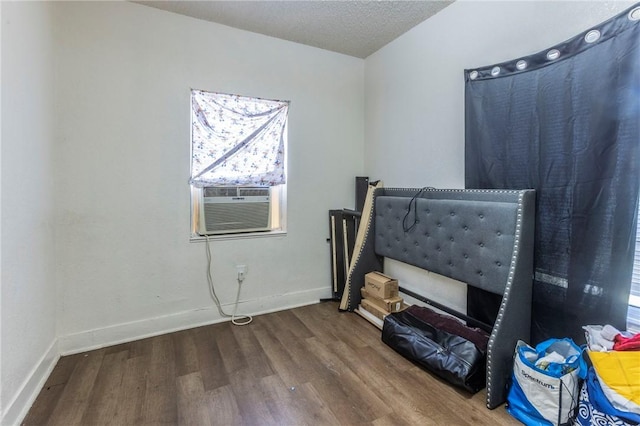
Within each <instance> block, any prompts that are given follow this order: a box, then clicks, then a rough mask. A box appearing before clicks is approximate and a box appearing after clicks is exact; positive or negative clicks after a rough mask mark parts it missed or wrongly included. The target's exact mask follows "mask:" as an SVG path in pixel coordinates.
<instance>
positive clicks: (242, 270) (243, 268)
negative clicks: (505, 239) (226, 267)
mask: <svg viewBox="0 0 640 426" xmlns="http://www.w3.org/2000/svg"><path fill="white" fill-rule="evenodd" d="M236 271H237V272H238V280H239V281H244V277H245V276H246V275H247V265H236Z"/></svg>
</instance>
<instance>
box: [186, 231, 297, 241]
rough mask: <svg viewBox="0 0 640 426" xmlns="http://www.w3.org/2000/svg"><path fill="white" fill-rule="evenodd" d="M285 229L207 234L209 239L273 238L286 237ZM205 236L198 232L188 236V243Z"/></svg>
mask: <svg viewBox="0 0 640 426" xmlns="http://www.w3.org/2000/svg"><path fill="white" fill-rule="evenodd" d="M286 236H287V231H282V230H277V231H268V232H247V233H245V234H222V235H209V241H220V240H246V239H252V238H274V237H286ZM206 241H207V238H206V237H203V236H201V235H198V234H194V235H191V237H190V238H189V242H190V243H201V242H206Z"/></svg>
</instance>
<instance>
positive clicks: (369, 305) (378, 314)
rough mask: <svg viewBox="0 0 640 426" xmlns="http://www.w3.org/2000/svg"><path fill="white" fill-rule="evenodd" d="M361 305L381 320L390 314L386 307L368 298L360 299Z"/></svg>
mask: <svg viewBox="0 0 640 426" xmlns="http://www.w3.org/2000/svg"><path fill="white" fill-rule="evenodd" d="M360 306H362V307H363V308H364V309H365V310H366V311H367V312H369V313H372V314H373V315H374V316H375V317H376V318H378V319H380V320H384V317H386V316H387V315H389V312H387V311H385V310H384V309H382V308H380V307H378V306H376V305H374V304H373V303H371V302H370V301H369V300H367V299H362V300H361V301H360Z"/></svg>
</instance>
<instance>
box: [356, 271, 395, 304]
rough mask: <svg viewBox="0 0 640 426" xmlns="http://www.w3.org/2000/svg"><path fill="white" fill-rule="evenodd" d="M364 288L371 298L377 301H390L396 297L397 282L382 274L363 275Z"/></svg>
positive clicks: (370, 273)
mask: <svg viewBox="0 0 640 426" xmlns="http://www.w3.org/2000/svg"><path fill="white" fill-rule="evenodd" d="M364 288H365V289H366V290H367V291H368V292H369V293H370V294H371V296H373V297H377V298H378V299H390V298H392V297H396V296H398V280H394V279H393V278H391V277H389V276H387V275H385V274H383V273H382V272H377V271H376V272H369V273H368V274H367V275H365V276H364Z"/></svg>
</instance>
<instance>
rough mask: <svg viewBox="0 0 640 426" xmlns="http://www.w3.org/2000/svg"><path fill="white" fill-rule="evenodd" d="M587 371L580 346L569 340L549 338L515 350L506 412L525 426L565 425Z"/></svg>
mask: <svg viewBox="0 0 640 426" xmlns="http://www.w3.org/2000/svg"><path fill="white" fill-rule="evenodd" d="M586 372H587V367H586V363H585V361H584V359H583V357H582V348H580V347H579V346H578V345H576V344H575V343H574V342H573V341H572V340H571V339H549V340H546V341H544V342H542V343H540V344H539V345H538V346H536V347H535V349H534V348H532V347H531V346H529V345H527V344H526V343H525V342H522V341H519V342H518V343H517V345H516V349H515V357H514V365H513V373H512V383H511V388H510V389H509V394H508V396H507V411H508V412H509V414H511V415H512V416H513V417H515V418H516V419H518V420H520V421H521V422H522V423H524V424H525V425H529V426H533V425H536V426H537V425H565V424H569V422H570V420H571V418H572V416H573V415H574V411H575V408H576V407H577V404H578V394H579V391H580V379H584V377H585V375H586Z"/></svg>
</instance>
